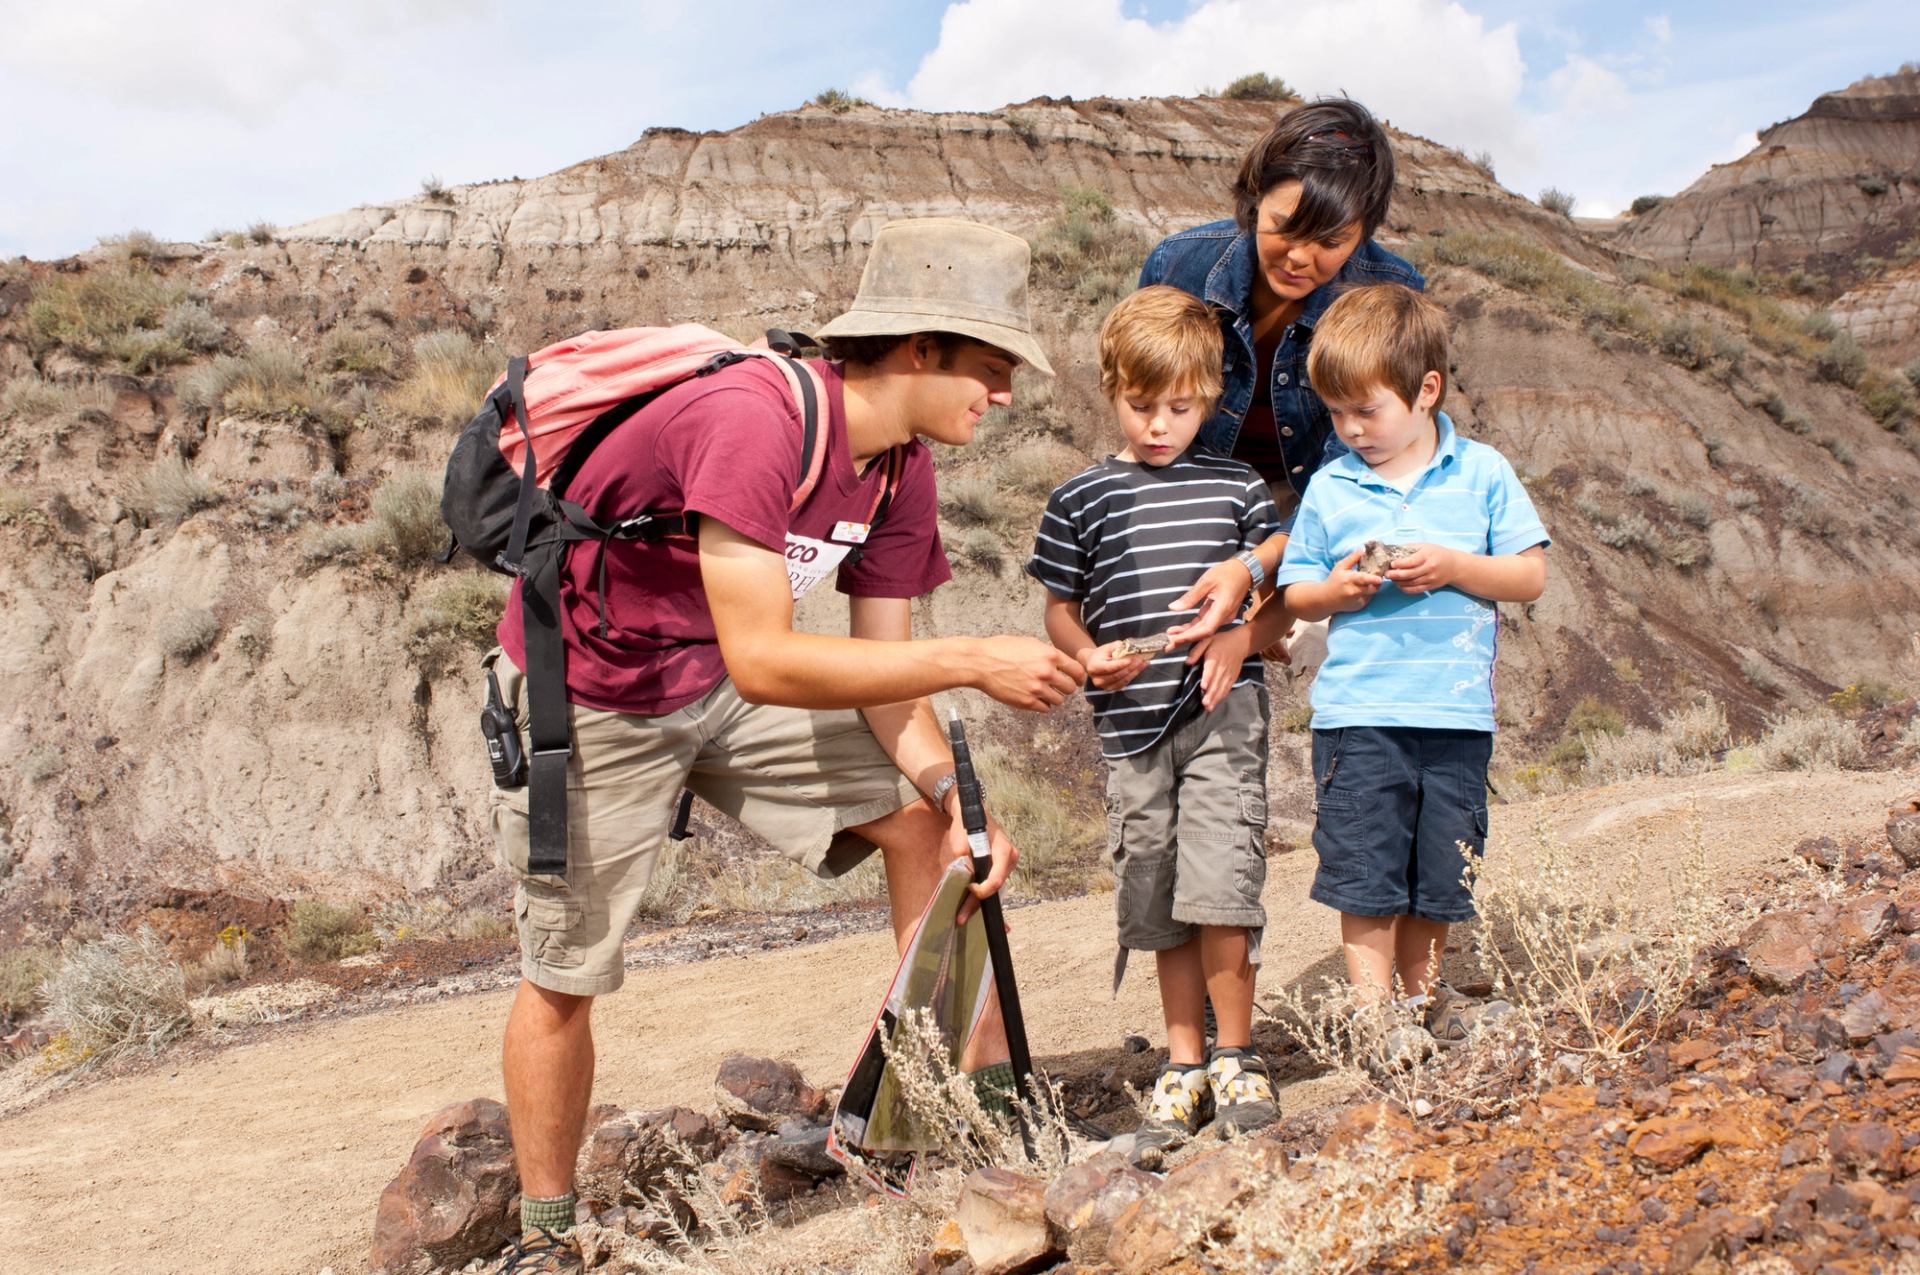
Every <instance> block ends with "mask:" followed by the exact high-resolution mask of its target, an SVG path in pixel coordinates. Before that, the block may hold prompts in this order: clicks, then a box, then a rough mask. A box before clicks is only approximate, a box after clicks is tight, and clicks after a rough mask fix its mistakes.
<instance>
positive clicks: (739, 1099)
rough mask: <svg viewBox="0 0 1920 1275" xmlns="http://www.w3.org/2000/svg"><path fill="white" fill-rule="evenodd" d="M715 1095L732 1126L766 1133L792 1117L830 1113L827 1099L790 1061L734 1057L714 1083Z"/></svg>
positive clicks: (807, 1116)
mask: <svg viewBox="0 0 1920 1275" xmlns="http://www.w3.org/2000/svg"><path fill="white" fill-rule="evenodd" d="M713 1096H714V1098H715V1099H716V1100H717V1101H718V1102H719V1104H720V1110H721V1112H722V1113H723V1114H724V1115H725V1116H726V1118H727V1120H728V1122H729V1123H731V1124H732V1125H733V1126H734V1127H735V1128H738V1129H753V1130H757V1131H759V1132H762V1133H766V1132H771V1131H772V1130H774V1129H777V1128H779V1127H780V1122H781V1121H782V1120H785V1119H787V1118H788V1117H790V1116H799V1117H802V1118H803V1119H807V1120H813V1119H818V1118H820V1117H822V1116H825V1115H826V1113H827V1096H826V1094H824V1093H822V1092H821V1091H820V1090H818V1089H815V1088H814V1087H813V1086H812V1085H810V1084H808V1083H807V1080H806V1077H805V1076H802V1075H801V1074H800V1069H799V1068H798V1067H796V1066H794V1065H793V1064H792V1063H790V1062H778V1061H775V1060H774V1059H771V1058H754V1057H750V1056H749V1055H746V1054H730V1055H728V1056H727V1059H726V1061H724V1062H722V1063H721V1064H720V1074H719V1075H718V1076H716V1077H715V1078H714V1081H713Z"/></svg>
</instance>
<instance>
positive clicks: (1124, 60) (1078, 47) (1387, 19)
mask: <svg viewBox="0 0 1920 1275" xmlns="http://www.w3.org/2000/svg"><path fill="white" fill-rule="evenodd" d="M1249 71H1265V72H1267V73H1268V74H1272V75H1278V76H1280V77H1281V78H1282V79H1284V80H1286V81H1287V83H1288V84H1290V85H1292V86H1293V87H1295V88H1296V89H1299V90H1301V91H1303V92H1305V93H1307V94H1309V95H1320V94H1330V93H1343V92H1344V93H1347V94H1350V95H1352V96H1353V97H1356V98H1358V99H1360V100H1361V101H1363V102H1365V103H1367V105H1368V106H1369V107H1371V108H1372V109H1373V110H1374V111H1376V112H1377V113H1379V114H1380V115H1382V116H1384V117H1386V118H1389V119H1391V120H1392V121H1393V122H1394V124H1395V125H1396V126H1398V127H1400V128H1403V129H1408V130H1411V131H1413V132H1417V133H1422V134H1426V135H1429V136H1433V137H1437V138H1440V139H1441V140H1444V141H1446V142H1447V143H1448V144H1450V145H1456V146H1462V147H1466V148H1469V149H1473V148H1479V147H1488V148H1491V149H1495V150H1506V151H1513V150H1515V149H1517V148H1520V147H1522V146H1524V145H1526V144H1527V142H1526V135H1525V128H1524V121H1523V120H1522V119H1521V115H1520V112H1519V110H1518V106H1517V99H1518V97H1519V94H1520V91H1521V87H1522V84H1523V80H1524V73H1525V68H1524V66H1523V65H1522V62H1521V58H1520V46H1519V40H1518V36H1517V33H1516V30H1515V28H1514V26H1513V25H1512V24H1510V23H1509V24H1503V25H1500V26H1495V27H1489V26H1488V25H1487V23H1486V22H1485V21H1483V20H1482V19H1481V18H1479V17H1477V16H1475V15H1474V14H1472V13H1470V12H1468V11H1467V10H1466V9H1465V8H1463V7H1462V6H1461V5H1459V4H1453V3H1443V2H1442V0H1298V2H1297V3H1293V4H1288V5H1277V4H1273V3H1270V2H1269V0H1202V2H1201V3H1198V4H1195V5H1194V6H1193V7H1192V8H1191V9H1189V10H1188V11H1187V12H1186V13H1185V14H1184V15H1182V16H1181V17H1179V18H1175V19H1172V20H1169V21H1166V22H1157V23H1156V22H1150V21H1148V20H1146V19H1144V18H1134V17H1128V16H1126V14H1125V13H1124V12H1123V10H1122V6H1121V3H1120V0H1050V3H1047V4H1042V5H1035V4H1033V3H1031V0H960V3H956V4H952V5H950V6H949V7H948V8H947V11H946V14H945V16H944V17H943V18H942V20H941V23H940V42H939V44H938V45H937V46H936V47H935V48H934V49H933V51H932V52H930V53H928V54H927V56H926V57H925V59H923V60H922V61H921V63H920V65H919V68H918V69H917V70H916V71H915V72H914V74H913V76H912V78H911V79H910V80H909V82H908V84H907V86H906V88H905V90H904V91H903V92H901V93H899V94H897V96H899V97H902V98H904V99H905V100H906V101H907V102H909V103H911V104H912V105H914V106H919V107H924V108H927V109H931V110H961V109H976V110H979V109H992V108H994V107H998V106H1002V105H1004V104H1006V103H1007V102H1017V101H1022V100H1024V99H1026V98H1029V97H1033V96H1036V95H1039V94H1043V93H1045V94H1052V95H1054V96H1061V95H1070V96H1081V97H1084V96H1094V95H1099V94H1106V95H1109V96H1115V97H1137V96H1144V95H1150V94H1168V93H1193V92H1197V91H1199V90H1200V89H1202V88H1206V87H1214V88H1218V87H1221V86H1222V85H1224V84H1225V83H1226V82H1227V81H1229V80H1232V79H1234V78H1235V77H1237V76H1238V75H1241V74H1243V73H1245V72H1249ZM869 96H873V94H869Z"/></svg>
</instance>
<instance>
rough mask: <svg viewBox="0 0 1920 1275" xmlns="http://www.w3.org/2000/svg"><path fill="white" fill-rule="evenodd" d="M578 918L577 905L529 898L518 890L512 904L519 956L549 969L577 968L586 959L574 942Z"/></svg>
mask: <svg viewBox="0 0 1920 1275" xmlns="http://www.w3.org/2000/svg"><path fill="white" fill-rule="evenodd" d="M581 916H582V912H581V910H580V905H579V904H578V903H575V902H572V901H571V900H568V899H548V898H541V897H539V896H537V895H530V894H528V893H527V891H526V889H525V888H524V887H522V888H521V890H520V892H519V895H518V897H517V898H516V899H515V900H514V920H515V921H516V922H517V923H518V928H519V930H520V951H521V954H522V955H523V956H525V957H526V958H527V959H528V960H530V961H532V962H534V963H535V964H538V965H543V966H546V967H548V968H550V969H564V968H566V967H568V966H572V965H579V964H580V963H581V962H582V961H584V960H585V959H586V953H585V952H584V951H582V950H581V946H580V944H579V943H578V942H577V941H576V938H577V933H578V931H579V929H580V920H581Z"/></svg>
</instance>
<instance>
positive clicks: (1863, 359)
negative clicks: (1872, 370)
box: [1813, 332, 1867, 389]
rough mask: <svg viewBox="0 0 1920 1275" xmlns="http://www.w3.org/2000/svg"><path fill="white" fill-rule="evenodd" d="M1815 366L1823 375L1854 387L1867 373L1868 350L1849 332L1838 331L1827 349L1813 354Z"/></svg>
mask: <svg viewBox="0 0 1920 1275" xmlns="http://www.w3.org/2000/svg"><path fill="white" fill-rule="evenodd" d="M1813 366H1814V368H1815V370H1816V371H1818V372H1819V373H1820V375H1821V376H1823V377H1825V378H1826V379H1827V380H1829V381H1836V382H1838V383H1839V384H1841V385H1844V386H1846V387H1847V388H1848V389H1852V388H1853V387H1854V386H1856V385H1858V384H1860V378H1861V377H1863V376H1865V375H1866V374H1867V352H1866V351H1865V350H1863V349H1861V348H1860V343H1859V342H1858V341H1856V340H1854V339H1853V335H1852V334H1851V333H1849V332H1836V333H1835V335H1834V337H1833V339H1832V340H1831V341H1829V342H1827V347H1826V349H1824V350H1822V351H1820V352H1819V353H1818V354H1816V355H1814V356H1813Z"/></svg>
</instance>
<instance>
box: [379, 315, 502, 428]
mask: <svg viewBox="0 0 1920 1275" xmlns="http://www.w3.org/2000/svg"><path fill="white" fill-rule="evenodd" d="M504 366H505V364H504V361H503V360H501V359H499V358H498V357H496V356H495V355H494V354H493V353H492V352H490V351H488V350H486V349H484V348H483V347H481V346H479V345H476V344H475V343H474V340H473V338H472V337H470V336H468V335H467V334H466V333H464V332H454V331H441V332H429V333H427V334H426V335H425V336H422V337H419V338H418V339H416V340H415V341H414V343H413V367H412V369H411V370H409V371H408V373H407V376H406V379H404V380H403V381H401V382H400V384H399V385H396V386H395V387H394V388H393V390H392V392H390V393H389V394H388V395H387V404H388V406H390V407H392V408H393V409H394V410H395V411H397V412H399V413H400V414H401V415H403V416H406V417H408V418H410V419H412V420H416V421H429V422H440V423H446V424H462V425H464V424H465V423H466V422H467V421H468V420H469V419H470V418H471V417H472V416H473V414H474V412H475V411H477V410H478V409H479V407H480V401H481V399H483V398H485V397H486V394H487V391H488V390H489V389H491V388H492V387H493V383H494V382H495V381H496V380H498V379H499V377H500V372H501V370H502V368H503V367H504Z"/></svg>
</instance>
